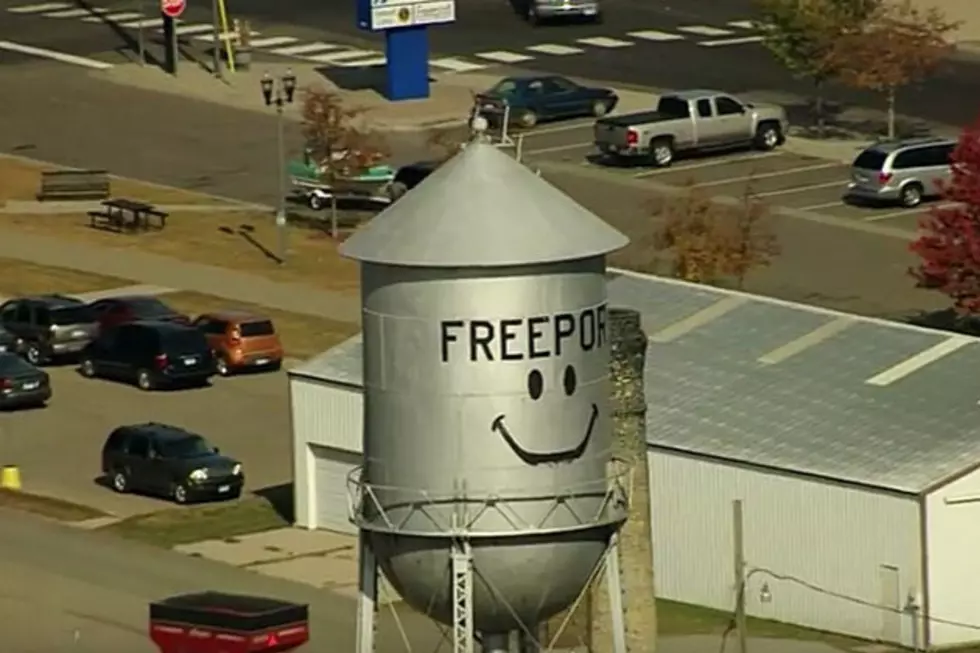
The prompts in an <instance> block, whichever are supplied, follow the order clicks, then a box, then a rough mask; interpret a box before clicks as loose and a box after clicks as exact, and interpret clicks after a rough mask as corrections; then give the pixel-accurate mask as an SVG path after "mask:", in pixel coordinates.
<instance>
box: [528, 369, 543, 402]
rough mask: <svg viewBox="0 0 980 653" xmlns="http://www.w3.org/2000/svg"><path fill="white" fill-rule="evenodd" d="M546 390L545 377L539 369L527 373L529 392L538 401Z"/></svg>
mask: <svg viewBox="0 0 980 653" xmlns="http://www.w3.org/2000/svg"><path fill="white" fill-rule="evenodd" d="M542 392H544V377H543V376H541V372H539V371H538V370H531V371H530V372H529V373H528V375H527V394H528V395H530V397H531V399H534V400H535V401H537V400H538V399H540V398H541V393H542Z"/></svg>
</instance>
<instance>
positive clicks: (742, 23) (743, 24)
mask: <svg viewBox="0 0 980 653" xmlns="http://www.w3.org/2000/svg"><path fill="white" fill-rule="evenodd" d="M728 26H729V27H737V28H738V29H755V28H756V23H755V21H753V20H733V21H732V22H730V23H728Z"/></svg>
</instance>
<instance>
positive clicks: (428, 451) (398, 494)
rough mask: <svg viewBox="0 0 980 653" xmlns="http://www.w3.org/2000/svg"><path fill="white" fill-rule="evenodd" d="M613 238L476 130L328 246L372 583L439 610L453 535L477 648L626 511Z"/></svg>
mask: <svg viewBox="0 0 980 653" xmlns="http://www.w3.org/2000/svg"><path fill="white" fill-rule="evenodd" d="M627 242H628V241H627V239H626V237H625V236H623V235H622V234H621V233H619V232H618V231H616V230H615V229H613V228H612V227H610V226H609V225H607V224H606V223H605V222H603V221H602V220H600V219H599V218H597V217H596V216H595V215H593V214H592V213H590V212H589V211H587V210H586V209H584V208H583V207H581V206H579V205H578V204H576V203H575V202H574V201H573V200H571V199H570V198H569V197H567V196H566V195H564V194H563V193H561V192H560V191H558V190H557V189H555V188H554V187H553V186H551V185H550V184H548V183H547V182H545V181H544V180H542V179H541V178H540V177H538V176H536V175H535V174H534V173H532V172H531V171H530V170H528V169H527V168H526V167H525V166H523V165H521V164H519V163H517V162H516V161H514V160H513V159H512V158H511V157H509V156H508V155H506V154H504V153H502V152H501V151H499V150H498V149H497V148H496V147H493V146H492V145H489V144H484V143H479V142H477V143H473V144H470V145H468V146H467V147H466V148H465V149H464V150H463V151H462V152H461V153H460V154H457V155H456V157H455V158H453V159H452V160H450V161H449V162H448V163H446V164H445V165H444V166H442V167H441V168H440V169H439V170H437V171H436V172H435V173H434V174H433V175H431V176H430V177H429V178H428V179H427V180H425V181H424V182H423V183H422V184H420V185H419V186H418V187H416V188H415V189H413V190H412V191H410V192H409V193H408V194H407V195H405V196H404V197H403V198H402V199H400V200H399V201H398V202H397V203H395V204H393V205H392V206H391V207H389V208H388V209H387V210H385V211H384V212H383V213H381V214H380V215H378V216H377V217H376V218H374V219H373V220H372V221H371V222H370V223H368V224H367V225H366V226H365V227H364V228H362V229H361V230H359V231H358V232H357V233H355V234H354V235H353V236H352V237H351V238H350V239H349V240H347V242H345V243H344V244H343V246H342V247H341V252H342V254H343V255H344V256H347V257H350V258H353V259H356V260H358V261H360V262H361V287H362V303H363V351H364V456H365V458H364V467H363V470H361V472H360V477H359V479H358V480H356V481H355V484H356V485H357V486H358V490H357V495H358V500H357V501H356V504H357V505H356V511H357V512H356V514H355V517H354V520H355V522H356V523H357V525H358V526H359V528H360V529H361V532H362V535H365V536H366V537H367V540H368V542H369V545H370V547H371V549H372V550H373V552H374V556H375V557H376V559H377V561H378V564H379V565H380V567H381V568H382V569H383V571H384V573H385V576H386V577H387V579H388V581H389V582H390V584H391V585H392V586H394V588H395V589H396V590H397V591H398V592H399V593H400V594H401V595H402V596H403V597H404V599H405V600H406V601H408V602H409V603H410V604H411V605H412V606H414V607H415V608H416V609H418V610H420V611H423V612H425V613H427V614H429V615H431V616H432V617H434V618H435V619H437V620H439V621H442V622H443V623H447V624H448V623H451V621H452V620H453V618H454V616H453V607H454V605H453V592H452V588H451V582H450V566H451V565H450V556H451V552H452V551H453V550H454V543H458V542H459V541H460V540H462V539H465V540H466V541H467V542H468V546H469V548H470V551H471V558H472V571H473V589H472V623H473V627H474V629H475V630H477V631H480V632H481V633H482V634H483V639H484V644H485V646H486V643H487V642H488V641H489V637H492V636H498V641H499V636H500V635H502V634H504V633H508V632H511V631H514V630H518V629H520V628H522V627H523V626H522V624H528V625H533V624H538V623H540V622H541V621H543V620H545V619H547V618H549V617H551V616H552V615H554V614H556V613H558V612H560V611H561V610H562V609H564V608H566V607H568V606H569V605H570V604H571V603H572V602H573V601H574V600H575V598H576V597H577V596H578V595H579V593H580V592H581V591H582V589H583V587H584V586H585V584H586V583H587V581H588V579H589V576H590V574H591V573H592V571H593V569H594V568H595V567H596V565H597V564H598V563H599V562H600V560H601V559H602V557H603V554H604V553H605V551H606V547H607V544H608V542H609V539H610V537H611V535H612V534H613V533H614V532H615V530H616V528H617V527H618V526H619V525H620V524H621V523H622V522H623V520H625V517H626V506H625V504H624V501H623V497H622V495H621V494H620V493H619V492H618V491H616V490H615V483H613V482H612V481H611V472H610V469H611V467H612V465H611V455H610V445H611V435H610V419H609V418H610V415H609V400H608V398H609V387H608V377H609V347H608V339H609V334H608V331H609V328H608V326H607V321H608V309H607V304H606V277H605V272H606V263H605V256H606V254H607V253H609V252H611V251H613V250H617V249H619V248H621V247H623V246H624V245H626V244H627Z"/></svg>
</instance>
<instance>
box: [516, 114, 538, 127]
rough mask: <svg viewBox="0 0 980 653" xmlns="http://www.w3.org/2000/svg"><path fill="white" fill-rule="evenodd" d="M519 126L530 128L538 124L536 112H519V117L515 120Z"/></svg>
mask: <svg viewBox="0 0 980 653" xmlns="http://www.w3.org/2000/svg"><path fill="white" fill-rule="evenodd" d="M517 122H518V123H519V124H520V125H521V127H523V128H525V129H530V128H531V127H534V126H535V125H536V124H538V114H536V113H534V112H533V111H525V112H524V113H522V114H521V117H520V118H519V119H518V120H517Z"/></svg>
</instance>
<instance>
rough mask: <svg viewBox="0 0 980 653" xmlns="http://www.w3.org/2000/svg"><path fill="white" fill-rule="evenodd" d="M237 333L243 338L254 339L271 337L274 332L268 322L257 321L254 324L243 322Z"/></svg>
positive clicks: (270, 323)
mask: <svg viewBox="0 0 980 653" xmlns="http://www.w3.org/2000/svg"><path fill="white" fill-rule="evenodd" d="M238 331H239V332H240V333H241V334H242V337H243V338H254V337H255V336H271V335H273V334H274V333H275V332H276V330H275V328H274V327H273V326H272V322H270V321H269V320H258V321H256V322H243V323H242V324H241V325H240V326H239V327H238Z"/></svg>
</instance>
